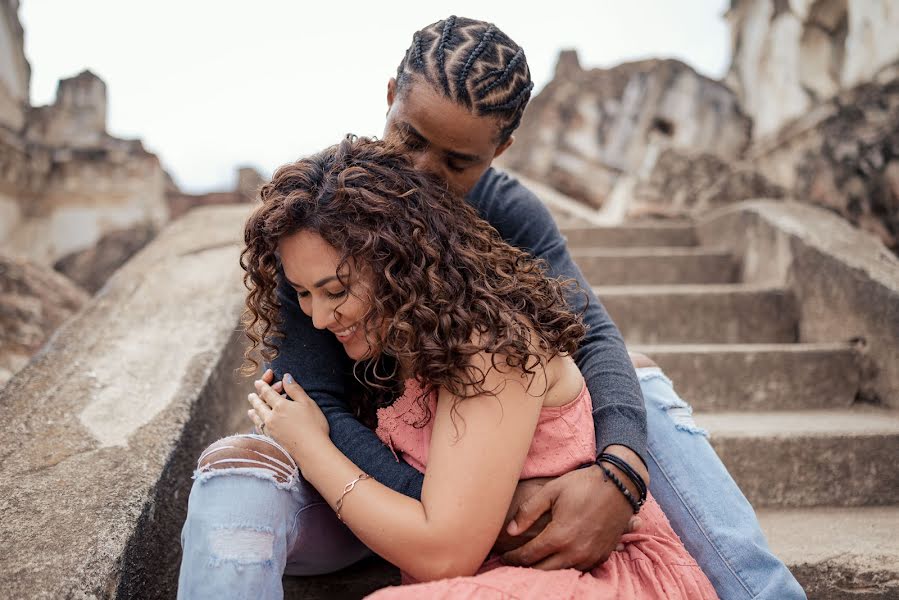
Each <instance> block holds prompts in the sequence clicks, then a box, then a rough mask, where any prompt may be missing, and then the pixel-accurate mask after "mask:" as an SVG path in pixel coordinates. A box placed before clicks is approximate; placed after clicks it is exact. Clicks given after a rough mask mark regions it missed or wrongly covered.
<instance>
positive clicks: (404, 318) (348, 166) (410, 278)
mask: <svg viewBox="0 0 899 600" xmlns="http://www.w3.org/2000/svg"><path fill="white" fill-rule="evenodd" d="M261 199H262V204H261V205H259V206H258V207H257V208H256V210H255V211H254V212H253V214H252V215H251V216H250V218H249V219H248V220H247V223H246V227H245V230H244V240H245V242H246V248H245V249H244V250H243V252H242V253H241V266H242V267H243V269H244V270H245V271H246V273H245V275H244V285H246V287H247V289H248V290H249V293H248V296H247V305H246V310H245V312H244V319H243V322H244V326H245V330H246V334H247V336H248V337H249V339H250V340H251V342H252V344H251V346H250V347H249V348H248V349H247V352H246V358H247V360H248V361H249V362H250V363H252V366H250V365H247V364H245V371H247V372H250V373H252V372H255V370H256V369H257V368H258V366H259V363H258V361H256V360H255V359H254V358H253V354H254V352H255V351H257V349H258V348H259V346H260V345H261V346H262V349H261V350H260V352H261V354H262V356H263V357H264V358H265V359H267V360H269V361H271V360H272V359H273V358H274V357H275V356H277V348H276V346H275V345H274V344H273V343H272V341H271V338H272V337H273V336H275V337H277V336H278V335H279V333H278V331H277V330H278V326H279V325H280V322H279V310H280V304H279V301H278V298H277V286H278V277H279V271H281V270H282V267H281V264H280V257H279V252H278V242H279V240H280V239H282V238H284V237H285V236H288V235H291V234H294V233H296V232H298V231H301V230H309V231H313V232H315V233H318V234H319V235H321V237H322V238H323V239H324V240H325V241H326V242H327V243H328V244H330V245H331V246H333V247H334V248H335V249H336V250H337V252H338V253H339V254H340V256H341V259H340V263H339V267H338V273H337V275H338V278H339V279H341V282H342V283H344V285H347V284H346V282H345V281H343V278H344V277H345V273H346V272H347V271H346V268H347V267H348V266H349V265H351V264H352V265H356V266H357V267H359V266H362V267H364V268H365V270H366V271H369V272H370V274H371V275H372V287H371V289H368V291H367V293H366V296H367V297H365V300H366V304H367V305H368V306H369V307H370V308H369V310H368V312H367V314H366V315H365V316H364V317H363V318H362V320H361V324H363V325H364V327H365V330H366V331H367V332H368V335H369V339H371V340H374V341H375V343H373V345H372V347H373V349H374V351H373V355H372V356H370V357H368V358H367V359H366V360H365V362H364V363H360V362H357V363H356V367H357V368H356V369H354V372H358V367H360V366H362V367H363V369H362V370H363V372H364V376H363V378H362V380H364V385H363V386H362V388H361V389H360V390H359V391H360V392H362V397H360V398H355V399H354V409H355V412H356V414H357V416H359V417H360V418H362V419H363V420H364V421H366V422H368V423H369V424H370V423H371V419H372V418H373V417H374V409H375V408H376V407H377V406H379V405H381V404H384V403H386V402H389V401H390V400H392V397H393V394H395V393H396V391H397V382H396V381H390V377H389V376H384V375H382V376H380V377H378V376H377V375H373V374H377V373H379V372H380V373H388V374H393V375H394V376H395V374H396V369H395V366H396V365H397V364H402V365H404V366H405V367H406V370H407V373H406V374H407V375H408V376H412V377H416V378H418V379H419V380H421V381H422V382H423V383H424V386H423V387H424V394H423V395H422V399H421V402H422V405H423V408H424V409H425V413H427V414H429V413H428V411H427V405H426V403H424V401H423V399H424V398H425V397H426V395H427V394H428V393H429V392H430V391H432V390H435V389H439V388H446V389H447V390H448V391H450V392H451V393H453V394H455V395H457V396H458V397H459V398H465V397H470V396H471V395H472V393H485V392H488V393H489V391H488V390H484V389H483V384H484V381H485V377H486V373H484V371H483V370H480V369H475V368H473V367H472V366H471V365H470V359H471V357H472V356H474V355H476V354H478V353H480V352H488V353H491V354H493V355H499V356H502V357H504V358H505V362H506V363H507V365H508V366H510V367H513V368H518V369H521V370H523V371H524V372H525V373H527V374H528V375H533V374H534V372H535V369H536V368H537V367H538V366H541V365H545V363H546V362H548V361H549V360H550V359H551V358H552V357H554V356H556V355H558V354H573V353H574V352H575V351H576V350H577V348H578V344H579V342H580V340H581V339H582V337H583V336H584V334H585V331H586V330H585V327H584V324H583V321H582V319H581V315H575V314H573V313H572V312H571V311H570V310H569V308H568V304H567V303H566V300H565V296H564V292H565V290H566V288H567V287H568V286H571V285H572V284H573V285H576V282H574V280H567V281H561V280H557V279H553V278H551V277H549V276H547V274H546V270H545V264H544V263H543V262H542V261H539V260H536V259H534V258H532V257H531V256H530V255H528V254H527V253H525V252H523V251H521V250H519V249H517V248H514V247H513V246H510V245H509V244H507V243H505V242H504V241H503V240H502V239H501V238H500V236H499V234H498V233H497V231H496V230H495V229H494V228H493V227H492V226H491V225H489V224H488V223H487V222H486V221H484V220H483V219H481V218H480V217H479V215H478V214H477V212H476V211H475V209H474V208H473V207H472V206H470V205H469V204H468V203H467V202H465V201H464V200H463V199H462V198H460V197H458V196H456V195H454V194H453V193H451V192H450V191H449V190H448V189H447V187H446V185H445V184H444V183H442V182H441V181H439V180H438V179H436V178H434V177H432V176H430V175H427V174H424V173H421V172H419V171H416V170H415V168H414V167H413V165H412V162H411V160H410V159H409V157H408V156H407V155H406V154H404V153H403V152H402V150H401V149H400V148H398V147H395V146H392V145H390V144H389V143H388V142H385V141H379V140H373V139H369V138H357V137H355V136H347V137H346V139H344V140H343V141H341V142H340V143H339V144H337V145H334V146H331V147H330V148H327V149H325V150H323V151H321V152H319V153H317V154H315V155H313V156H310V157H308V158H304V159H301V160H298V161H297V162H294V163H291V164H288V165H284V166H282V167H281V168H279V169H278V170H277V171H276V172H275V174H274V176H273V177H272V180H271V182H269V183H267V184H265V185H264V186H263V187H262V190H261ZM350 292H351V293H356V292H357V290H354V289H351V290H350ZM375 323H377V324H378V325H374V324H375ZM494 360H495V358H494ZM494 366H495V362H494ZM356 378H357V380H359V379H360V377H359V375H358V373H357V375H356ZM394 379H395V377H394ZM401 383H402V382H399V385H401Z"/></svg>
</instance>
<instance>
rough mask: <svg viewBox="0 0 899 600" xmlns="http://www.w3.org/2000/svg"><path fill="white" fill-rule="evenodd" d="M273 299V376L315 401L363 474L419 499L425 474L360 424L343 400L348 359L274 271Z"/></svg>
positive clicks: (335, 438) (340, 445) (343, 449)
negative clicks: (276, 323)
mask: <svg viewBox="0 0 899 600" xmlns="http://www.w3.org/2000/svg"><path fill="white" fill-rule="evenodd" d="M278 301H279V302H280V304H281V312H280V315H281V323H282V324H281V326H280V327H279V330H280V331H281V333H283V334H284V337H280V338H274V343H275V344H276V345H277V346H278V349H279V353H278V356H276V357H275V359H274V361H272V363H271V364H268V363H266V364H265V365H264V368H263V370H264V369H267V368H271V369H272V371H274V373H275V380H280V379H281V378H282V377H283V376H284V374H285V373H290V374H291V375H292V376H293V377H294V379H296V380H297V383H299V384H300V385H301V386H303V389H304V390H306V393H307V394H309V396H310V397H311V398H312V399H313V400H315V402H316V404H318V405H319V407H320V408H321V409H322V412H323V413H324V414H325V417H326V418H327V419H328V425H329V426H330V428H331V440H332V441H333V442H334V445H335V446H337V448H338V449H339V450H340V451H341V452H343V453H344V454H345V455H346V456H347V457H348V458H349V459H350V460H351V461H353V462H354V463H356V464H357V465H359V466H360V467H361V468H362V469H363V470H365V472H366V473H368V474H369V475H371V476H372V477H374V478H375V479H377V480H378V481H380V482H381V483H383V484H384V485H386V486H387V487H389V488H391V489H393V490H394V491H397V492H399V493H401V494H404V495H406V496H409V497H411V498H414V499H416V500H420V499H421V487H422V484H423V483H424V475H422V474H421V473H419V472H418V471H417V470H415V469H414V468H413V467H411V466H409V465H408V464H406V463H405V462H403V461H402V460H399V461H398V460H397V458H396V457H395V456H394V454H393V453H392V452H391V451H390V449H389V448H387V447H386V446H385V445H384V444H383V443H382V442H381V440H380V439H379V438H378V436H377V435H375V433H374V432H373V431H372V430H370V429H368V428H367V427H366V426H365V425H363V424H362V423H360V422H359V421H358V420H357V419H356V418H355V417H354V416H353V415H352V413H351V412H350V411H349V408H348V407H347V405H346V403H345V402H344V401H343V400H342V399H343V398H345V397H346V394H347V387H346V381H347V379H346V378H347V376H348V374H349V373H350V370H351V368H352V361H351V360H350V359H349V357H347V355H346V353H345V352H344V351H343V348H342V347H341V346H340V344H339V343H338V342H337V340H336V339H335V338H334V336H333V335H332V334H330V333H328V332H326V331H322V330H319V329H316V328H315V327H314V326H313V325H312V320H311V319H310V318H309V317H307V316H306V315H305V314H304V313H303V311H302V310H300V305H299V302H298V300H297V296H296V292H295V291H294V290H293V288H291V287H290V286H289V285H288V284H287V283H286V280H285V278H284V274H283V272H282V271H281V270H280V269H279V271H278Z"/></svg>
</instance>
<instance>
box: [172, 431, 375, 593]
mask: <svg viewBox="0 0 899 600" xmlns="http://www.w3.org/2000/svg"><path fill="white" fill-rule="evenodd" d="M237 438H244V440H243V441H246V440H247V439H249V440H256V441H258V442H259V444H261V445H262V446H259V448H260V449H263V450H264V452H259V451H254V450H246V449H243V453H244V457H243V458H236V457H235V452H234V450H235V445H234V444H235V440H236V439H237ZM204 459H205V460H206V464H203V462H204ZM197 465H198V468H197V470H196V471H195V472H194V477H193V478H194V484H193V487H192V488H191V491H190V497H189V499H188V507H187V519H186V520H185V522H184V526H183V527H182V529H181V548H182V550H183V556H182V558H181V571H180V574H179V577H178V599H179V600H182V599H198V598H214V599H216V600H219V599H224V598H228V599H232V598H233V599H237V598H241V599H247V600H271V599H281V598H283V597H284V590H283V587H282V584H281V578H282V576H283V575H318V574H322V573H330V572H332V571H336V570H339V569H342V568H344V567H347V566H349V565H351V564H353V563H355V562H357V561H359V560H361V559H363V558H365V557H366V556H370V555H371V550H369V549H368V547H367V546H365V545H364V544H363V543H362V542H360V541H359V540H358V539H357V538H356V536H354V535H353V533H352V532H351V531H350V530H349V529H348V528H347V527H346V526H345V525H344V524H343V523H341V522H340V521H339V520H338V519H337V517H336V516H335V514H334V511H333V510H331V507H330V506H329V505H328V503H327V502H326V501H325V500H324V499H323V498H322V497H321V496H320V495H319V493H318V492H317V491H316V490H315V488H313V487H312V486H311V485H310V484H309V483H307V482H306V481H305V480H304V479H303V478H302V477H301V476H300V471H299V469H298V468H297V465H296V463H295V462H294V460H293V458H291V456H290V455H289V454H288V453H287V452H286V451H285V450H284V448H283V447H281V445H280V444H278V443H277V442H275V441H274V440H273V439H271V438H270V437H267V436H264V435H259V434H255V433H247V434H240V435H234V436H230V437H227V438H223V439H222V440H219V441H218V442H216V443H215V444H212V445H211V446H210V447H209V448H207V450H206V451H205V452H204V453H203V454H202V455H201V456H200V458H199V460H198V461H197ZM201 465H202V466H201ZM213 467H214V468H213Z"/></svg>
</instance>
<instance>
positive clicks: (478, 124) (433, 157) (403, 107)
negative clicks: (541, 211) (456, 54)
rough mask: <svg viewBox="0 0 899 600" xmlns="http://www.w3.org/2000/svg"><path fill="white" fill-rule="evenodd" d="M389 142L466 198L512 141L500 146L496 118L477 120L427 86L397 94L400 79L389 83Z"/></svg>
mask: <svg viewBox="0 0 899 600" xmlns="http://www.w3.org/2000/svg"><path fill="white" fill-rule="evenodd" d="M387 105H388V107H389V109H388V111H387V123H386V124H385V125H384V139H385V140H390V141H394V142H400V143H402V144H404V145H405V146H406V148H408V151H409V153H410V154H411V155H412V157H413V160H414V161H415V167H416V168H417V169H419V170H421V171H427V172H428V173H432V174H434V175H436V176H438V177H440V178H441V179H443V180H444V181H446V182H447V184H449V186H450V188H451V189H452V190H453V191H455V192H456V193H457V194H459V195H462V196H464V195H465V194H467V193H468V192H469V191H471V188H473V187H474V185H475V184H476V183H477V182H478V179H480V178H481V175H483V174H484V171H486V170H487V168H488V167H489V166H490V163H491V162H492V161H493V159H494V158H496V157H498V156H499V155H500V154H502V153H503V152H505V150H506V148H508V147H509V146H510V145H511V144H512V138H509V139H508V140H507V141H506V142H505V143H503V144H501V145H497V143H496V136H497V134H498V131H499V128H498V123H497V121H496V119H494V118H493V117H490V116H477V115H475V114H474V113H472V112H471V111H470V110H468V109H467V108H465V107H464V106H461V105H459V104H456V103H455V102H453V101H452V100H450V99H449V98H447V97H446V96H444V95H443V94H442V93H440V92H438V91H437V90H436V89H434V87H432V86H431V85H430V84H428V83H424V82H420V81H414V80H413V81H411V82H409V83H407V84H405V87H404V88H403V89H402V90H401V92H399V93H398V91H397V86H396V80H395V79H391V80H390V82H389V83H388V85H387Z"/></svg>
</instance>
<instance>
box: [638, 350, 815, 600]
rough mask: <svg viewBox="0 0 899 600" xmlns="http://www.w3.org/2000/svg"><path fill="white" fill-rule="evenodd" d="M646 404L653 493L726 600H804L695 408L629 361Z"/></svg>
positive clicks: (657, 373) (648, 366)
mask: <svg viewBox="0 0 899 600" xmlns="http://www.w3.org/2000/svg"><path fill="white" fill-rule="evenodd" d="M632 359H633V360H634V366H635V367H636V368H637V369H636V370H637V377H638V379H639V380H640V388H641V390H642V391H643V398H644V400H645V401H646V421H647V430H648V451H647V454H648V460H649V464H648V465H647V466H648V468H649V476H650V485H649V487H650V492H652V494H653V496H655V498H656V501H658V503H659V505H660V506H661V507H662V510H663V511H664V512H665V514H666V516H667V517H668V520H669V521H670V522H671V526H672V528H673V529H674V531H675V532H676V533H677V534H678V535H679V536H680V538H681V540H682V541H683V542H684V545H685V546H686V547H687V550H688V551H689V552H690V554H691V555H692V556H693V558H695V559H696V562H697V563H699V566H700V567H702V570H703V572H705V574H706V576H708V578H709V580H711V582H712V585H714V586H715V590H716V591H717V592H718V595H719V596H720V597H721V598H722V599H723V600H732V599H740V600H743V599H745V600H750V599H752V600H762V599H768V598H770V599H776V600H792V599H796V598H801V599H804V598H805V597H806V596H805V592H803V590H802V587H801V586H800V585H799V583H798V582H797V581H796V579H795V578H794V577H793V575H792V573H790V571H789V569H787V568H786V566H785V565H784V564H783V562H781V561H780V559H778V558H777V557H776V556H774V554H773V553H772V552H771V549H770V548H769V547H768V543H767V541H766V540H765V536H764V534H763V533H762V530H761V527H760V525H759V522H758V519H757V518H756V516H755V511H753V509H752V506H751V505H750V504H749V502H748V501H747V500H746V497H745V496H744V495H743V493H742V492H741V491H740V488H739V487H737V484H736V482H734V480H733V478H731V476H730V474H729V473H728V472H727V469H726V468H725V466H724V464H723V463H722V462H721V460H720V459H719V458H718V455H717V454H715V450H714V449H713V448H712V446H711V444H709V441H708V439H707V434H706V432H705V431H703V430H701V429H699V428H697V427H696V425H695V424H694V423H693V416H692V409H691V408H690V406H689V405H688V404H687V403H686V402H684V401H683V400H682V399H681V398H680V397H679V396H678V395H677V393H676V392H675V391H674V387H673V386H672V384H671V381H670V380H669V379H668V378H667V377H666V376H665V375H664V374H663V373H662V371H661V369H659V368H658V367H657V366H655V363H653V362H652V361H649V360H648V359H647V358H646V357H645V356H642V355H632Z"/></svg>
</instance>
